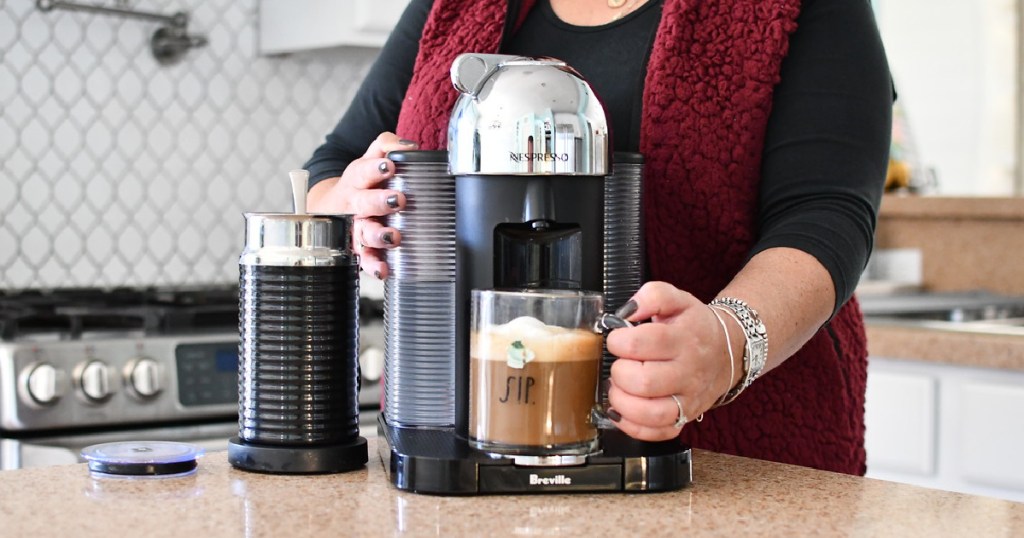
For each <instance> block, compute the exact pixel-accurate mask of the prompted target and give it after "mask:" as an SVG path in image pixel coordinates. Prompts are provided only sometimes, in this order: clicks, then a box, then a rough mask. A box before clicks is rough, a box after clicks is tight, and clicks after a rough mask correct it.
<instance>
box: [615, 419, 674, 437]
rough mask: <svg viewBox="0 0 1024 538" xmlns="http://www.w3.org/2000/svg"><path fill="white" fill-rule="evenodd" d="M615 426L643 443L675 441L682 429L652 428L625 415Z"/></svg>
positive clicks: (670, 427) (668, 427)
mask: <svg viewBox="0 0 1024 538" xmlns="http://www.w3.org/2000/svg"><path fill="white" fill-rule="evenodd" d="M615 425H616V426H617V427H618V428H619V429H620V430H622V432H623V433H625V434H626V435H628V436H630V437H632V438H633V439H639V440H641V441H667V440H669V439H675V438H676V437H677V436H678V435H679V430H680V428H673V427H672V426H662V427H652V426H645V425H643V424H637V423H636V422H633V421H632V420H630V419H629V418H627V417H626V416H625V415H624V416H623V417H622V419H621V420H619V421H618V422H616V423H615Z"/></svg>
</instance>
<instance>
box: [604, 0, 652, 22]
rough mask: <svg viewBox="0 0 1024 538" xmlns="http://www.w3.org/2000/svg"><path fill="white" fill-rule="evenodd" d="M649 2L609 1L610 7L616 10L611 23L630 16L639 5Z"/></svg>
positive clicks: (641, 0)
mask: <svg viewBox="0 0 1024 538" xmlns="http://www.w3.org/2000/svg"><path fill="white" fill-rule="evenodd" d="M646 1H647V0H629V1H628V2H627V1H626V0H608V7H610V8H612V9H616V10H618V11H616V12H615V16H614V17H612V20H611V21H609V22H615V21H617V20H619V19H621V18H622V17H625V16H626V15H629V14H630V13H632V12H633V10H635V9H636V8H637V6H638V5H640V4H643V3H645V2H646Z"/></svg>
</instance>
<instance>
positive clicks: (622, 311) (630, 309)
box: [615, 299, 640, 318]
mask: <svg viewBox="0 0 1024 538" xmlns="http://www.w3.org/2000/svg"><path fill="white" fill-rule="evenodd" d="M639 309H640V305H638V304H636V301H634V300H633V299H630V300H629V301H626V304H624V305H622V306H620V307H619V309H618V310H616V311H615V315H616V316H618V317H620V318H628V317H629V316H632V315H633V314H636V311H637V310H639Z"/></svg>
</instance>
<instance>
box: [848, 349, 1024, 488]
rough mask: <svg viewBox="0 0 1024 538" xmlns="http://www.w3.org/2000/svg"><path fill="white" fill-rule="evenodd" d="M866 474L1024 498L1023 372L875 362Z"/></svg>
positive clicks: (874, 359) (868, 409)
mask: <svg viewBox="0 0 1024 538" xmlns="http://www.w3.org/2000/svg"><path fill="white" fill-rule="evenodd" d="M865 422H866V427H867V431H866V434H865V444H866V447H867V456H868V473H867V476H869V477H872V478H880V479H883V480H893V481H897V482H905V483H909V484H916V485H920V486H925V487H931V488H939V489H946V490H952V491H963V492H967V493H973V494H978V495H989V496H994V497H1001V498H1005V499H1011V500H1015V501H1024V458H1022V457H1021V450H1022V449H1024V372H1016V371H1005V370H991V369H983V368H965V367H956V366H948V365H941V364H935V363H930V362H918V361H901V360H892V359H885V358H878V357H872V358H871V359H870V363H869V367H868V390H867V401H866V416H865Z"/></svg>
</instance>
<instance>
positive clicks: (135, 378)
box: [125, 357, 162, 400]
mask: <svg viewBox="0 0 1024 538" xmlns="http://www.w3.org/2000/svg"><path fill="white" fill-rule="evenodd" d="M125 381H126V382H127V383H126V384H127V385H128V389H129V391H130V392H131V394H132V395H133V396H135V397H137V398H139V399H142V400H148V399H150V398H153V397H155V396H156V395H157V394H160V391H161V390H162V387H161V386H160V365H159V364H157V362H156V361H155V360H153V359H149V358H145V357H143V358H140V359H135V360H133V361H131V362H129V363H128V366H127V367H125Z"/></svg>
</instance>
